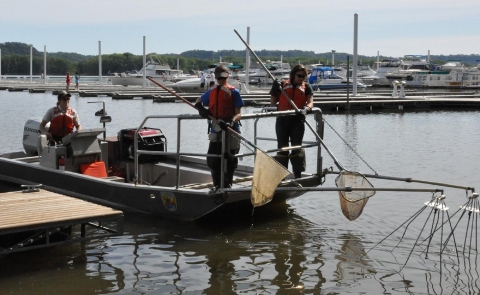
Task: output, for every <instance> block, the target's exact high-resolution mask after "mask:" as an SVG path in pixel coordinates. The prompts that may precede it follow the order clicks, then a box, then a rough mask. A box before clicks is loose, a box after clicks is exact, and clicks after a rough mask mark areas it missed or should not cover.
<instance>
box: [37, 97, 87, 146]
mask: <svg viewBox="0 0 480 295" xmlns="http://www.w3.org/2000/svg"><path fill="white" fill-rule="evenodd" d="M70 97H71V95H70V93H68V92H66V91H62V92H60V94H58V97H57V99H58V101H57V105H56V106H55V107H53V108H51V109H49V110H48V111H47V113H46V114H45V116H43V119H42V123H40V131H41V132H42V134H45V135H46V136H47V139H52V140H54V141H55V142H59V141H61V140H62V138H63V137H64V136H66V135H68V134H70V133H72V132H73V128H74V127H75V128H76V129H77V130H80V129H82V127H81V126H80V121H79V118H78V113H77V111H75V110H74V109H73V108H71V107H70ZM48 122H50V129H49V131H48V132H47V130H46V129H45V125H47V123H48Z"/></svg>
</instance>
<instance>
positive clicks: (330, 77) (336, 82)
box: [307, 67, 367, 90]
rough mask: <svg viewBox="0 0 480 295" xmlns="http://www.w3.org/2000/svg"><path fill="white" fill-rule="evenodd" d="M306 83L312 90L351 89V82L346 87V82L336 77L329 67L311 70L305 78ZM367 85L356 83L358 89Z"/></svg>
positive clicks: (333, 70) (332, 69)
mask: <svg viewBox="0 0 480 295" xmlns="http://www.w3.org/2000/svg"><path fill="white" fill-rule="evenodd" d="M307 79H308V83H310V85H312V88H313V90H331V89H347V86H348V88H353V83H352V82H353V81H351V82H349V83H348V85H347V80H346V79H345V78H344V77H342V76H338V75H337V74H336V73H335V69H334V68H331V67H317V68H312V70H311V72H310V74H309V75H308V77H307ZM366 87H367V85H365V84H363V83H360V82H357V88H358V89H365V88H366Z"/></svg>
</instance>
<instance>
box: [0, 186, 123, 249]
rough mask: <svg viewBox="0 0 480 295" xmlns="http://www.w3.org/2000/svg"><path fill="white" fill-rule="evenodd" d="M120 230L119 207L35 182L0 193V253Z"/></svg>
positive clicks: (121, 222)
mask: <svg viewBox="0 0 480 295" xmlns="http://www.w3.org/2000/svg"><path fill="white" fill-rule="evenodd" d="M112 225H113V226H112ZM122 234H123V212H122V211H118V210H114V209H112V208H109V207H105V206H101V205H97V204H93V203H90V202H86V201H83V200H80V199H76V198H72V197H68V196H65V195H61V194H57V193H53V192H49V191H46V190H42V189H39V188H38V185H37V186H35V185H34V186H27V189H25V190H23V191H14V192H6V193H0V255H2V254H8V253H12V252H18V251H25V250H30V249H36V248H43V247H49V246H54V245H59V244H64V243H72V242H80V241H83V240H89V239H93V238H102V237H108V236H113V235H122Z"/></svg>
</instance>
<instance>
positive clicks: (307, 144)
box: [133, 108, 324, 189]
mask: <svg viewBox="0 0 480 295" xmlns="http://www.w3.org/2000/svg"><path fill="white" fill-rule="evenodd" d="M269 109H270V108H264V109H263V110H262V111H261V112H258V113H251V114H243V115H242V120H254V121H255V122H254V124H253V126H254V130H253V143H252V142H246V144H247V145H250V146H251V147H252V149H253V150H255V148H258V145H257V144H258V142H259V141H277V139H276V138H269V137H261V136H258V128H259V127H258V125H259V121H260V120H261V119H265V118H271V117H279V116H295V115H296V112H295V110H291V111H282V112H279V111H269ZM308 117H313V118H314V120H315V122H316V124H315V133H316V135H315V136H317V135H318V136H319V137H321V138H323V130H324V123H323V117H322V112H321V110H320V109H319V108H313V109H312V115H310V116H308ZM152 119H169V120H172V119H176V120H177V146H176V151H175V152H169V151H167V149H166V148H165V150H164V151H150V150H141V149H139V146H138V138H139V131H140V130H141V129H142V128H144V127H145V126H146V123H147V121H149V120H152ZM183 120H205V119H204V118H202V117H201V116H199V115H197V114H181V115H150V116H147V117H145V118H144V119H143V121H142V123H141V124H140V125H139V126H138V128H137V130H136V131H135V133H134V140H133V143H134V146H133V155H134V166H135V176H134V177H135V178H134V182H135V183H143V182H144V181H143V180H142V179H140V178H139V170H140V163H139V157H140V155H163V156H170V157H173V158H175V159H176V185H175V186H176V188H177V189H178V187H179V186H180V160H181V157H182V156H192V157H218V158H221V160H222V161H221V165H222V167H221V169H222V171H223V170H224V167H223V166H224V165H225V161H224V159H225V152H222V153H221V154H220V155H215V154H205V153H191V152H182V151H181V142H182V140H181V138H182V132H181V123H182V121H183ZM269 127H270V128H272V127H271V126H269ZM272 129H273V128H272ZM306 129H308V128H306ZM222 135H223V136H222V143H223V144H222V148H223V147H225V146H226V145H225V140H226V136H225V133H222ZM242 136H243V135H242ZM245 139H246V138H245ZM246 141H249V139H246ZM315 147H316V148H317V151H316V153H317V159H318V161H317V167H316V170H317V171H316V174H317V175H321V173H322V160H321V159H322V158H321V143H320V141H319V140H318V138H317V139H316V141H304V142H303V144H302V145H301V146H290V147H286V148H282V149H269V150H262V151H263V152H264V153H267V154H269V153H276V152H279V151H290V150H295V149H306V148H315ZM255 155H256V153H255V151H254V152H250V151H249V152H246V153H241V154H240V153H239V154H236V155H231V156H232V157H236V158H243V157H255ZM223 181H224V180H223V175H222V179H221V182H222V184H223Z"/></svg>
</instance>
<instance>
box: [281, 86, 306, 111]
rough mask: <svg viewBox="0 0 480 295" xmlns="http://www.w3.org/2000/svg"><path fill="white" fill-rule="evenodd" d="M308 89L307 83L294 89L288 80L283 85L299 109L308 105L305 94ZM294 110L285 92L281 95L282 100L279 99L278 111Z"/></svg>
mask: <svg viewBox="0 0 480 295" xmlns="http://www.w3.org/2000/svg"><path fill="white" fill-rule="evenodd" d="M306 89H307V88H306V84H305V82H302V84H301V85H297V87H294V86H293V85H292V84H290V81H288V80H287V81H286V82H285V84H284V85H283V90H284V91H285V93H286V94H287V95H288V97H289V98H290V99H291V100H292V101H293V103H295V105H296V106H297V108H299V109H303V107H304V106H305V105H306V104H307V96H306V94H305V91H306ZM292 109H293V107H292V105H291V104H290V103H289V102H288V100H287V98H286V97H285V95H283V92H282V93H280V98H279V99H278V110H279V111H289V110H292Z"/></svg>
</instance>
